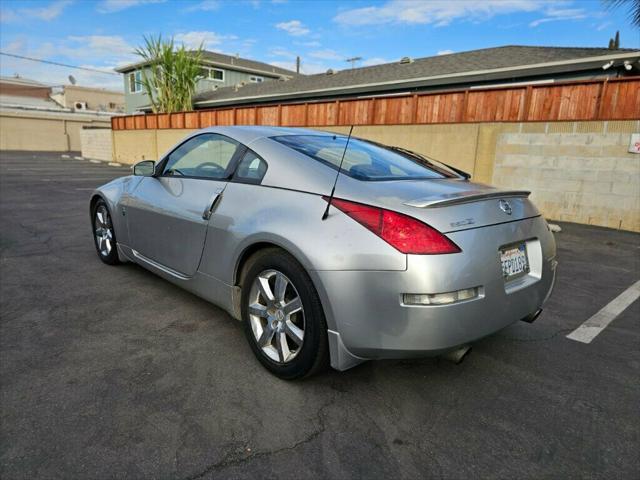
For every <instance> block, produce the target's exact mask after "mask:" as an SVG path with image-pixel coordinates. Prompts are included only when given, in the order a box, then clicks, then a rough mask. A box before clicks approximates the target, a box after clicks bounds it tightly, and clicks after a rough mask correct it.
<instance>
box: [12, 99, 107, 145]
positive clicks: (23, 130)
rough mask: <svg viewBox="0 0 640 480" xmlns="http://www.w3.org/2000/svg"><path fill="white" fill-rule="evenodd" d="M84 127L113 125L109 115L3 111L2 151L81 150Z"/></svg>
mask: <svg viewBox="0 0 640 480" xmlns="http://www.w3.org/2000/svg"><path fill="white" fill-rule="evenodd" d="M83 126H100V127H106V128H111V121H110V119H109V118H108V117H105V116H100V115H93V114H86V113H67V112H44V111H34V110H21V111H13V110H4V109H3V110H0V150H31V151H53V152H69V151H73V152H77V151H80V148H81V146H80V130H82V127H83Z"/></svg>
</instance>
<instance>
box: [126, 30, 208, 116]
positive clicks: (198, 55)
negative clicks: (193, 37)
mask: <svg viewBox="0 0 640 480" xmlns="http://www.w3.org/2000/svg"><path fill="white" fill-rule="evenodd" d="M144 42H145V45H144V46H143V47H138V48H136V50H135V53H136V54H137V55H139V56H140V57H142V59H143V60H144V62H145V64H146V68H144V69H143V70H142V80H141V81H140V84H141V85H142V87H143V88H144V90H145V92H146V93H147V95H148V97H149V101H150V102H151V109H152V110H153V112H154V113H171V112H180V111H185V110H192V109H193V94H194V93H195V89H196V84H197V83H198V79H199V78H200V76H201V66H200V63H201V60H202V50H203V49H202V45H200V47H199V48H198V49H197V50H194V51H189V50H187V49H186V48H185V47H184V45H181V46H180V47H178V48H176V46H175V44H174V41H173V38H171V39H170V40H163V39H162V36H161V35H158V37H157V38H154V37H144Z"/></svg>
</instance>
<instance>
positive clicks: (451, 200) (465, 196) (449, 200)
mask: <svg viewBox="0 0 640 480" xmlns="http://www.w3.org/2000/svg"><path fill="white" fill-rule="evenodd" d="M529 195H531V192H529V191H527V190H500V191H497V192H478V191H473V190H472V191H468V192H456V193H453V194H451V195H444V196H443V195H438V196H433V197H424V198H416V199H415V200H409V201H408V202H405V203H404V204H405V205H407V206H409V207H418V208H437V207H447V206H449V205H458V204H460V203H471V202H477V201H478V200H487V199H489V198H505V197H508V198H514V197H520V198H527V197H528V196H529Z"/></svg>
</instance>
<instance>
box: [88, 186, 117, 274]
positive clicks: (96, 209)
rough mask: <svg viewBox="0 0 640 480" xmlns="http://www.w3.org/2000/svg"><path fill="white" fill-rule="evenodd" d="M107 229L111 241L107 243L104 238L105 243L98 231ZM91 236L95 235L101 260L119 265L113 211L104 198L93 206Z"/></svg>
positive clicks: (94, 240)
mask: <svg viewBox="0 0 640 480" xmlns="http://www.w3.org/2000/svg"><path fill="white" fill-rule="evenodd" d="M105 212H106V217H105ZM100 218H102V219H100ZM106 230H108V231H109V233H108V237H109V238H108V240H109V241H108V243H107V242H106V241H105V240H103V243H101V241H100V240H99V235H98V233H97V232H98V231H101V232H105V231H106ZM91 236H92V237H93V244H94V246H95V247H96V253H97V254H98V257H99V258H100V260H102V261H103V262H104V263H106V264H107V265H118V264H119V263H120V260H119V259H118V248H117V244H116V232H115V229H114V227H113V221H112V216H111V211H110V210H109V207H108V206H107V203H106V202H105V201H104V200H102V199H100V200H98V201H97V202H95V203H94V204H93V207H92V208H91ZM106 245H109V246H110V248H108V249H107V247H106Z"/></svg>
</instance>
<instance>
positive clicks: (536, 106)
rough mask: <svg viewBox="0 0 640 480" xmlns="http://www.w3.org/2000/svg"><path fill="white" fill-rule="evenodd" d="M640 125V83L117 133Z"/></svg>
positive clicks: (335, 107)
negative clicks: (456, 125)
mask: <svg viewBox="0 0 640 480" xmlns="http://www.w3.org/2000/svg"><path fill="white" fill-rule="evenodd" d="M635 119H640V76H634V77H624V78H619V79H612V80H590V81H579V82H563V83H554V84H543V85H523V86H514V87H500V88H489V89H482V90H474V89H467V90H458V91H446V92H437V93H435V92H429V93H419V94H414V95H404V96H387V97H372V98H357V99H345V100H334V101H318V102H304V103H287V104H277V105H249V106H246V105H243V106H241V107H240V106H239V107H223V108H216V109H208V110H198V111H193V112H179V113H171V114H145V115H128V116H121V117H114V118H113V119H112V120H111V126H112V128H113V129H114V130H139V129H180V128H192V129H197V128H204V127H209V126H215V125H274V126H289V127H295V126H305V127H325V126H339V125H344V126H348V125H402V124H432V123H467V122H522V121H527V122H538V121H542V122H548V121H570V120H635Z"/></svg>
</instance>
